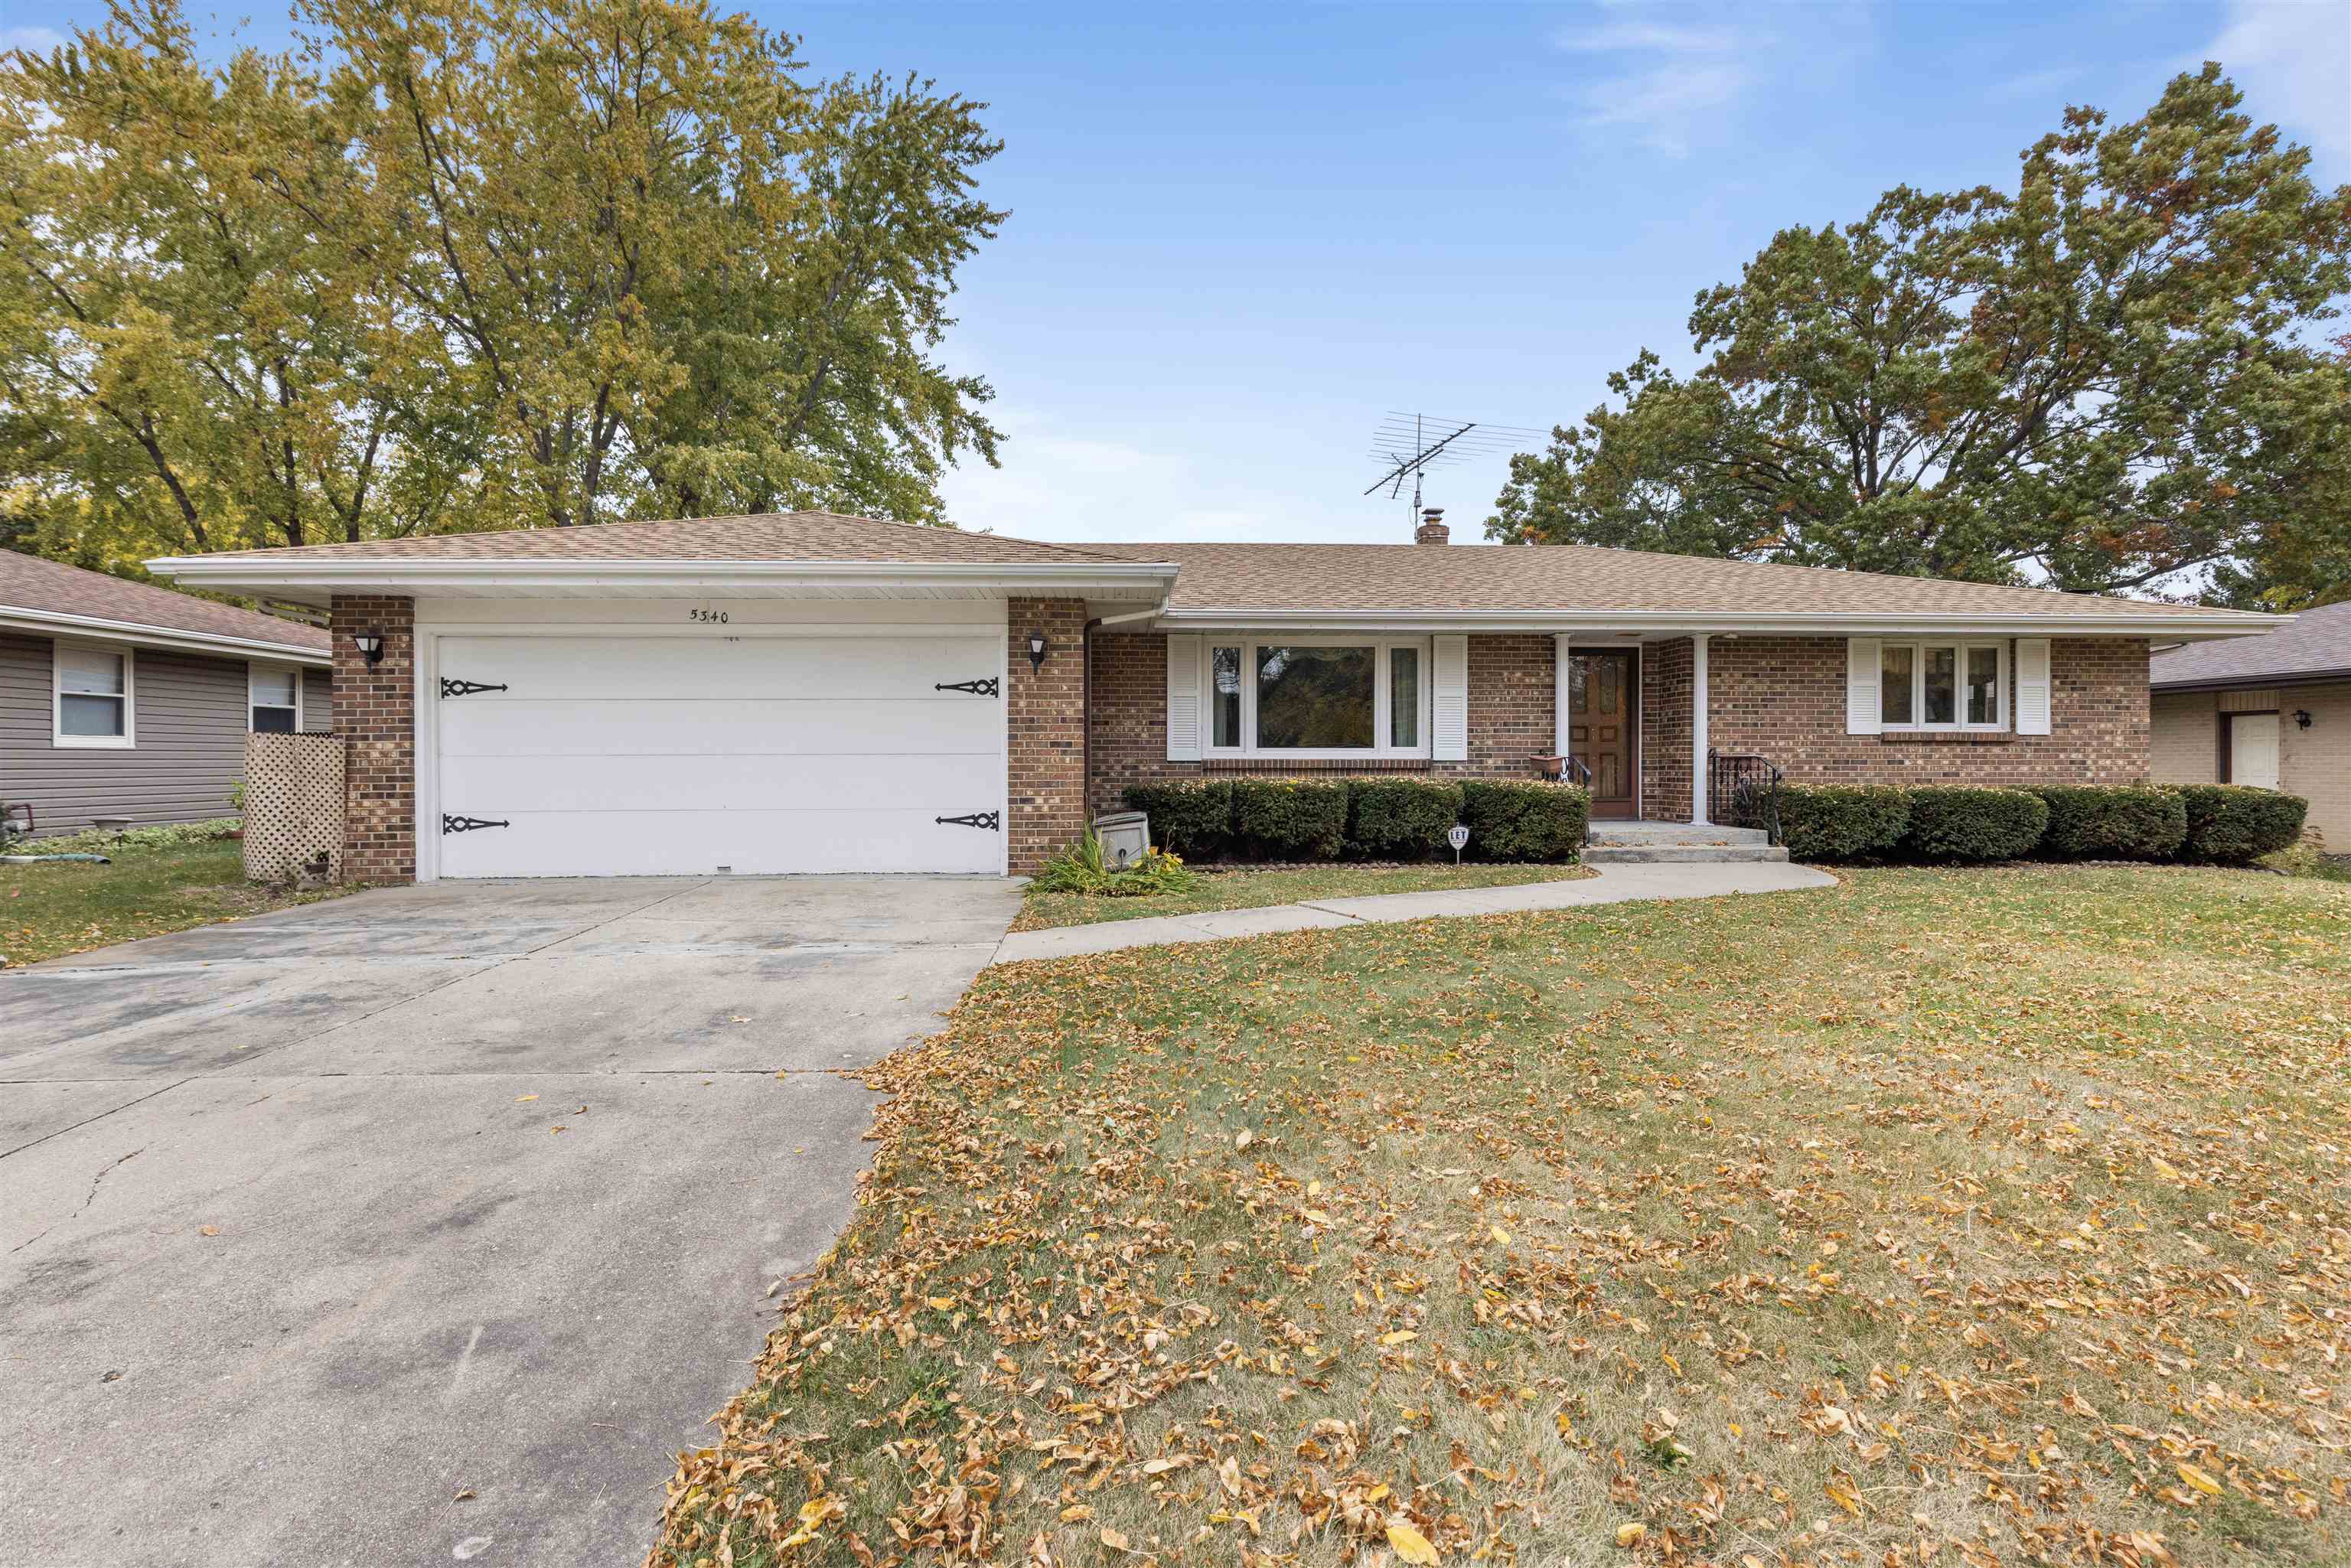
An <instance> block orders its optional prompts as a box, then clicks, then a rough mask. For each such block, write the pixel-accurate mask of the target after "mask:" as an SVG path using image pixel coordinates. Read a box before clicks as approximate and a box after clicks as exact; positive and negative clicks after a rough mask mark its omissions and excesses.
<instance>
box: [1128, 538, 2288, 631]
mask: <svg viewBox="0 0 2351 1568" xmlns="http://www.w3.org/2000/svg"><path fill="white" fill-rule="evenodd" d="M1092 548H1093V549H1100V550H1105V551H1111V552H1114V553H1117V554H1120V555H1123V556H1126V557H1127V558H1128V559H1134V560H1159V561H1172V562H1174V563H1175V565H1176V566H1177V567H1179V568H1181V569H1182V574H1181V575H1180V576H1179V577H1177V579H1176V580H1175V599H1174V601H1173V603H1172V605H1171V608H1173V609H1175V610H1179V611H1207V610H1238V611H1249V612H1263V611H1282V610H1296V611H1310V612H1337V611H1346V610H1378V611H1416V610H1435V609H1444V610H1466V611H1481V610H1482V611H1495V612H1508V611H1533V612H1578V611H1587V610H1588V611H1591V612H1593V613H1595V614H1600V615H1605V614H1607V613H1610V612H1616V611H1632V612H1641V611H1654V612H1687V613H1705V612H1715V611H1719V612H1726V613H1753V612H1783V613H1790V614H1823V615H1840V614H1850V615H1889V616H1901V615H1986V616H2003V615H2033V616H2043V615H2045V616H2053V617H2064V616H2098V617H2105V616H2113V615H2117V614H2121V615H2134V616H2137V615H2143V616H2145V617H2146V618H2147V620H2148V621H2149V622H2161V621H2164V620H2167V619H2177V618H2180V617H2193V618H2196V619H2198V620H2204V621H2209V620H2210V619H2211V618H2212V617H2213V615H2214V613H2215V612H2212V611H2210V610H2207V609H2203V608H2201V607H2199V606H2195V605H2175V604H2157V603H2152V602H2149V601H2146V600H2137V599H2104V598H2099V597H2096V596H2095V595H2091V594H2084V593H2058V592H2055V591H2051V590H2049V589H2045V588H2008V587H2001V586H1997V585H1993V584H1989V583H1980V582H1952V581H1949V580H1944V579H1941V578H1931V577H1893V576H1887V575H1885V574H1882V573H1877V572H1866V571H1837V570H1824V569H1823V568H1819V567H1807V566H1780V565H1774V564H1771V563H1767V562H1760V561H1744V560H1719V559H1714V558H1712V557H1708V556H1687V555H1657V554H1652V553H1648V552H1645V551H1641V550H1621V549H1595V548H1593V547H1590V546H1584V545H1510V546H1499V547H1495V546H1465V545H1353V544H1328V545H1325V544H1115V545H1096V546H1093V547H1092ZM2248 619H2249V620H2251V619H2252V618H2251V617H2248Z"/></svg>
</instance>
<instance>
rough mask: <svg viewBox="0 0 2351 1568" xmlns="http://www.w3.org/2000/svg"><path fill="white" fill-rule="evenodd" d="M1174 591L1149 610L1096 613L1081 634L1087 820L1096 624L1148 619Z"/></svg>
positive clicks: (1081, 761) (1089, 813) (1089, 812)
mask: <svg viewBox="0 0 2351 1568" xmlns="http://www.w3.org/2000/svg"><path fill="white" fill-rule="evenodd" d="M1174 601H1175V595H1174V594H1173V593H1170V594H1167V595H1166V596H1165V597H1164V598H1162V599H1161V600H1160V601H1159V602H1158V603H1157V604H1156V605H1155V606H1153V607H1152V608H1151V609H1149V610H1130V611H1128V612H1126V613H1125V614H1123V615H1097V616H1095V617H1094V618H1093V619H1092V620H1091V621H1089V622H1086V627H1085V630H1084V631H1083V632H1081V633H1080V634H1079V636H1078V657H1079V658H1081V659H1082V660H1084V661H1085V663H1084V664H1082V665H1081V667H1080V669H1079V671H1078V706H1079V707H1080V708H1081V709H1083V710H1084V712H1083V714H1082V715H1081V722H1080V724H1079V726H1078V768H1079V769H1080V771H1081V775H1082V778H1081V782H1080V784H1079V786H1078V789H1079V791H1080V792H1081V794H1082V795H1083V796H1084V798H1085V803H1086V820H1087V821H1090V822H1091V821H1093V815H1094V805H1093V795H1094V628H1095V627H1097V626H1118V625H1123V624H1124V623H1125V622H1129V621H1148V620H1151V619H1153V618H1154V617H1155V616H1160V615H1165V614H1166V613H1167V606H1168V605H1169V604H1171V603H1173V602H1174Z"/></svg>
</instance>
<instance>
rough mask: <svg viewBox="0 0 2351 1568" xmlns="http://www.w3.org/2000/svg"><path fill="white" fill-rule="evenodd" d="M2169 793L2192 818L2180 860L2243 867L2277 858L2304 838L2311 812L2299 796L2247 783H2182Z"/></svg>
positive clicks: (2306, 803) (2181, 849)
mask: <svg viewBox="0 0 2351 1568" xmlns="http://www.w3.org/2000/svg"><path fill="white" fill-rule="evenodd" d="M2171 793H2173V794H2176V795H2178V796H2179V800H2180V805H2181V807H2182V808H2183V809H2184V810H2186V812H2187V814H2188V833H2187V837H2186V838H2185V839H2184V840H2183V841H2181V843H2180V846H2179V858H2180V859H2181V860H2184V861H2198V862H2205V863H2208V864H2212V865H2244V864H2247V863H2249V862H2252V861H2256V860H2259V859H2260V858H2261V857H2262V856H2263V855H2268V854H2275V853H2276V852H2278V851H2280V850H2282V849H2284V848H2286V847H2288V846H2289V845H2291V844H2293V843H2294V841H2296V840H2297V839H2300V838H2301V837H2302V820H2303V817H2304V815H2305V814H2306V813H2307V812H2308V811H2309V810H2310V802H2309V801H2307V800H2304V799H2303V798H2302V797H2301V796H2299V795H2281V794H2279V793H2278V792H2277V791H2276V790H2274V789H2253V788H2252V787H2251V786H2250V785H2244V784H2182V785H2179V786H2178V787H2177V788H2176V789H2173V790H2172V791H2171Z"/></svg>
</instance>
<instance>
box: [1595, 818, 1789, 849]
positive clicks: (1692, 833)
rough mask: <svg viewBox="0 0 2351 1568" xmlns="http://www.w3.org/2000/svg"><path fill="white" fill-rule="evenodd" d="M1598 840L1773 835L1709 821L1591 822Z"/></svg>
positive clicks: (1753, 840) (1738, 840) (1735, 839)
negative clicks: (1700, 823) (1700, 822)
mask: <svg viewBox="0 0 2351 1568" xmlns="http://www.w3.org/2000/svg"><path fill="white" fill-rule="evenodd" d="M1588 836H1589V838H1590V839H1591V841H1592V842H1593V843H1595V844H1761V843H1769V842H1770V841H1771V835H1770V834H1768V833H1766V832H1764V831H1763V830H1762V829H1761V828H1726V827H1722V826H1719V825H1718V824H1716V823H1712V822H1708V823H1706V824H1704V825H1703V826H1701V825H1699V824H1697V823H1692V822H1614V821H1599V822H1594V823H1593V824H1592V827H1591V830H1590V832H1589V835H1588Z"/></svg>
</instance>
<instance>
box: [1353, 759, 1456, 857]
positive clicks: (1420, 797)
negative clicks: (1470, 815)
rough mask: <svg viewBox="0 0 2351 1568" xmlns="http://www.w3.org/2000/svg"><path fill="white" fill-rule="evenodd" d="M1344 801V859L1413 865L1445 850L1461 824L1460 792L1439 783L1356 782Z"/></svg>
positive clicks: (1387, 780) (1427, 780)
mask: <svg viewBox="0 0 2351 1568" xmlns="http://www.w3.org/2000/svg"><path fill="white" fill-rule="evenodd" d="M1347 794H1348V800H1347V854H1348V855H1349V857H1350V858H1353V859H1356V860H1418V859H1420V858H1421V857H1422V856H1424V855H1433V854H1436V853H1437V852H1440V851H1443V850H1445V849H1446V848H1447V845H1446V841H1445V835H1446V832H1447V831H1448V830H1449V829H1451V828H1452V826H1453V824H1454V823H1456V822H1458V821H1460V820H1461V786H1460V785H1458V784H1456V783H1453V782H1451V781H1450V780H1447V779H1353V780H1352V781H1351V782H1350V784H1349V787H1348V791H1347Z"/></svg>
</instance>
